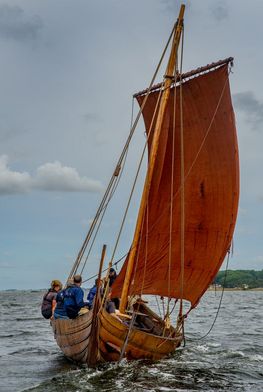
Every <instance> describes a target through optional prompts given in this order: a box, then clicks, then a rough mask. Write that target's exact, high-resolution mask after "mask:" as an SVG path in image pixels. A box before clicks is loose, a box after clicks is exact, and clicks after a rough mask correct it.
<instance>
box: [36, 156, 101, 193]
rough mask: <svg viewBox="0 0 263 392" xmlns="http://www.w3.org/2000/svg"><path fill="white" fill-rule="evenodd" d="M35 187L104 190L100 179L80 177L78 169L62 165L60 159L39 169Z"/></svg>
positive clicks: (48, 189)
mask: <svg viewBox="0 0 263 392" xmlns="http://www.w3.org/2000/svg"><path fill="white" fill-rule="evenodd" d="M34 188H36V189H42V190H45V191H62V192H63V191H64V192H83V191H89V192H97V191H101V190H102V186H101V183H100V182H99V181H96V180H92V179H89V178H87V177H80V175H79V174H78V172H77V170H76V169H74V168H72V167H68V166H62V165H61V163H60V162H58V161H56V162H54V163H46V164H44V165H42V166H40V167H39V168H38V169H37V175H36V178H35V179H34Z"/></svg>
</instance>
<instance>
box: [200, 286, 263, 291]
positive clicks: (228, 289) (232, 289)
mask: <svg viewBox="0 0 263 392" xmlns="http://www.w3.org/2000/svg"><path fill="white" fill-rule="evenodd" d="M222 290H223V287H216V288H215V287H213V286H212V287H209V288H208V289H207V291H222ZM224 291H263V287H256V288H253V289H249V288H248V289H242V287H233V288H232V287H225V289H224Z"/></svg>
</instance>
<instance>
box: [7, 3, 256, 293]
mask: <svg viewBox="0 0 263 392" xmlns="http://www.w3.org/2000/svg"><path fill="white" fill-rule="evenodd" d="M179 7H180V2H179V1H176V0H133V1H128V0H96V1H95V0H94V1H93V0H45V1H41V0H8V1H7V0H6V1H2V0H0V53H1V56H0V220H1V224H0V289H11V288H17V289H29V288H32V289H37V288H43V287H48V286H49V283H50V281H51V280H52V279H54V278H57V279H60V280H62V281H65V279H66V277H67V275H68V273H69V271H70V268H71V265H72V263H73V262H74V260H75V258H76V255H77V253H78V251H79V248H80V246H81V245H82V241H83V239H84V238H85V235H86V233H87V230H88V228H89V225H90V222H91V219H92V217H93V216H94V214H95V212H96V209H97V207H98V205H99V202H100V200H101V198H102V196H103V190H105V188H106V186H107V182H108V181H109V178H110V176H111V174H112V172H113V170H114V167H115V165H116V162H117V159H118V157H119V155H120V153H121V150H122V147H123V145H124V142H125V140H126V138H127V136H128V133H129V128H130V122H131V116H132V95H133V94H134V93H135V92H137V91H139V90H142V89H143V88H146V87H147V85H148V84H149V82H150V79H151V76H152V74H153V72H154V70H155V67H156V65H157V63H158V61H159V58H160V55H161V53H162V50H163V47H164V45H165V43H166V41H167V39H168V36H169V34H170V31H171V29H172V26H173V23H174V21H175V19H176V18H177V15H178V11H179ZM262 16H263V2H262V1H261V0H251V1H249V2H248V1H245V0H202V1H194V0H192V1H186V11H185V39H184V58H183V68H184V71H189V70H191V69H194V68H197V67H199V66H203V65H206V64H208V63H211V62H214V61H217V60H220V59H224V58H226V57H229V56H233V57H234V58H235V61H234V68H233V73H232V74H231V76H230V83H231V90H232V97H233V104H234V109H235V115H236V123H237V131H238V141H239V153H240V173H241V189H240V204H239V214H238V220H237V225H236V229H235V234H234V240H233V244H234V247H233V249H234V253H233V256H232V257H231V259H230V264H229V268H230V269H256V270H260V269H262V268H263V245H262V243H263V241H262V223H261V222H262V221H263V213H262V211H263V181H262V170H263V169H262V168H263V154H262V147H263V89H262V69H263V52H262V42H261V37H262V33H263V25H262ZM159 80H161V79H160V78H159ZM135 109H136V110H138V107H136V105H135ZM144 142H145V138H144V129H143V124H142V122H141V123H140V125H139V127H138V130H137V131H136V135H135V138H134V141H133V145H132V146H131V147H130V149H129V154H128V158H127V163H126V168H127V172H126V174H125V175H124V179H123V181H122V184H120V190H119V199H118V200H116V201H113V202H112V208H111V211H110V212H109V213H107V214H106V215H105V222H104V223H103V225H102V233H101V234H100V236H99V237H98V244H97V245H96V246H95V248H94V254H93V255H92V257H91V261H89V263H90V264H88V267H87V272H86V276H84V277H85V278H86V277H88V276H90V275H92V274H93V273H96V271H97V269H98V261H99V257H100V252H101V247H102V245H103V243H106V244H107V245H108V248H107V254H106V260H107V261H106V263H107V262H108V261H109V260H108V259H109V257H110V254H111V251H112V246H113V245H112V244H111V243H112V241H113V237H115V235H116V233H117V232H118V229H119V224H120V223H119V222H120V217H121V214H120V211H121V207H123V206H124V205H125V200H126V196H127V194H128V182H130V181H131V180H132V178H133V173H134V170H135V169H134V168H136V162H137V159H138V157H139V156H140V153H141V151H142V146H143V143H144ZM142 178H143V174H142V175H141V178H140V179H139V182H138V187H137V188H136V193H135V197H134V200H133V202H132V206H131V211H130V212H129V215H128V218H127V228H126V229H125V230H126V231H124V233H123V236H122V238H121V245H120V246H119V248H118V250H117V253H116V258H117V259H118V257H121V256H123V255H124V254H125V253H126V252H127V250H128V248H129V245H130V242H131V239H132V234H133V228H134V223H135V219H136V209H137V206H138V200H139V195H140V185H141V184H142ZM136 201H137V202H136Z"/></svg>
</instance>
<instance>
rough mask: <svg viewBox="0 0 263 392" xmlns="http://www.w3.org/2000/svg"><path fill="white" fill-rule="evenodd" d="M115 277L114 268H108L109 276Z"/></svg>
mask: <svg viewBox="0 0 263 392" xmlns="http://www.w3.org/2000/svg"><path fill="white" fill-rule="evenodd" d="M115 275H116V271H115V269H114V268H110V276H115Z"/></svg>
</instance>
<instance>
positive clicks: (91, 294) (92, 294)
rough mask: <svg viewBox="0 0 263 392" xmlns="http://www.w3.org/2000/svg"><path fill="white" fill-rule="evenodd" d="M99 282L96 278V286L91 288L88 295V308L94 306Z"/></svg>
mask: <svg viewBox="0 0 263 392" xmlns="http://www.w3.org/2000/svg"><path fill="white" fill-rule="evenodd" d="M97 283H98V279H96V280H95V284H94V286H93V287H92V288H91V289H90V291H89V293H88V296H87V301H88V308H89V309H91V308H92V304H93V300H94V298H95V295H96V292H97Z"/></svg>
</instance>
